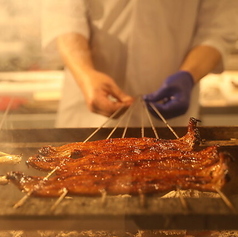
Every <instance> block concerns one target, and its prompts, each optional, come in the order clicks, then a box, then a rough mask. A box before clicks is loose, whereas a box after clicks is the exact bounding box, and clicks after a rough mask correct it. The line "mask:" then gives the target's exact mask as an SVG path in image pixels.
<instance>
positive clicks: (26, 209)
mask: <svg viewBox="0 0 238 237" xmlns="http://www.w3.org/2000/svg"><path fill="white" fill-rule="evenodd" d="M198 129H199V131H200V134H201V137H202V138H203V139H204V141H203V144H202V145H201V146H204V147H205V146H210V145H214V144H219V145H220V146H221V149H223V150H224V151H227V152H229V153H230V154H231V156H232V157H233V159H234V161H233V162H231V163H230V165H229V176H230V180H229V182H228V183H227V184H226V185H225V186H224V188H223V190H221V191H222V193H220V194H219V196H218V197H217V196H216V197H213V196H211V195H210V194H209V193H207V194H206V193H204V195H202V196H200V197H199V198H198V197H193V196H189V197H183V196H181V195H180V196H178V197H173V198H170V197H169V198H166V197H162V195H149V196H129V195H119V196H105V195H102V197H73V198H72V197H67V196H66V197H65V198H64V199H63V200H61V202H60V203H59V204H58V205H57V208H54V209H52V206H54V205H55V203H56V201H57V199H55V198H36V197H29V198H27V201H25V202H24V203H23V205H21V206H20V207H19V208H14V205H15V204H16V203H18V202H19V200H21V198H22V197H24V196H25V194H23V193H22V192H20V191H19V190H18V189H16V187H14V186H13V185H11V184H8V185H6V186H1V192H0V202H1V209H0V230H12V229H21V230H36V229H37V230H49V229H52V230H88V229H90V230H102V229H106V230H122V229H125V230H129V231H134V230H138V229H142V230H151V229H163V230H172V229H176V230H178V229H187V230H204V229H207V230H238V213H237V210H238V182H237V181H238V180H237V179H238V178H237V174H238V127H234V126H233V127H229V126H226V127H224V126H223V127H198ZM112 130H113V133H112ZM172 130H173V132H174V133H175V134H176V135H177V136H178V137H181V136H183V135H185V133H186V132H187V127H173V128H172ZM95 131H97V132H95ZM173 132H172V133H171V131H170V129H168V128H166V127H159V128H158V127H156V128H154V127H153V126H152V127H144V128H143V136H148V137H154V136H155V134H156V133H158V134H159V137H160V138H164V139H173V138H174V134H173ZM92 134H93V136H92ZM109 135H110V137H112V138H114V137H122V136H125V137H141V135H142V129H141V127H138V128H137V127H135V128H130V127H128V128H127V130H126V133H125V128H121V127H116V129H115V127H114V128H108V127H103V126H102V127H101V128H100V129H98V128H76V129H12V130H4V129H2V130H0V150H1V151H4V152H6V153H11V154H12V153H14V154H22V156H23V160H22V162H21V163H20V164H17V165H15V166H4V167H1V174H2V175H4V174H5V173H6V172H8V171H13V170H18V171H22V172H25V173H27V174H33V175H41V176H42V172H40V171H36V170H33V169H32V168H28V167H27V166H26V165H25V162H24V161H25V160H26V159H27V158H28V157H29V156H31V155H33V154H35V153H36V151H37V150H38V149H39V148H40V147H42V146H45V145H53V146H59V145H63V144H66V143H70V142H78V141H87V140H88V138H89V137H90V140H99V139H105V137H108V136H109ZM44 174H45V175H47V174H46V173H43V175H44ZM223 195H224V196H223ZM226 199H227V200H226ZM230 205H231V206H230Z"/></svg>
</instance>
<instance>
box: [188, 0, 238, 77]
mask: <svg viewBox="0 0 238 237" xmlns="http://www.w3.org/2000/svg"><path fill="white" fill-rule="evenodd" d="M237 26H238V1H237V0H229V1H227V0H202V1H201V3H200V9H199V13H198V20H197V27H196V31H195V37H194V39H193V43H192V47H194V46H197V45H208V46H212V47H214V48H216V49H217V50H218V51H219V52H220V53H221V55H222V62H221V64H220V65H218V66H217V68H216V69H215V70H214V72H215V73H220V72H222V71H223V69H224V67H225V64H226V58H227V55H228V53H229V52H230V50H231V48H232V46H233V45H234V43H235V40H237V33H238V30H237V29H238V28H237Z"/></svg>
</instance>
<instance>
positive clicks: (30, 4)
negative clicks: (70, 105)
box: [0, 0, 238, 128]
mask: <svg viewBox="0 0 238 237" xmlns="http://www.w3.org/2000/svg"><path fill="white" fill-rule="evenodd" d="M0 5H1V8H0V118H2V117H3V115H4V112H5V111H6V109H7V106H8V105H9V102H11V103H12V105H11V109H10V110H11V111H10V112H9V115H8V119H7V120H5V122H4V125H1V126H2V127H3V128H4V127H5V128H25V127H28V128H40V127H44V128H45V127H54V121H55V116H56V111H57V106H58V102H59V99H60V91H61V87H62V80H63V73H62V65H61V64H60V63H59V62H57V61H55V60H54V59H53V57H52V55H47V54H46V53H44V52H43V51H42V49H41V32H40V18H41V15H40V8H41V0H0ZM12 98H14V101H13V102H12ZM200 105H201V113H200V119H201V120H202V125H204V126H216V125H217V126H222V125H227V126H230V125H232V126H234V125H238V41H237V44H236V45H234V48H233V50H232V53H231V55H230V56H229V58H228V65H227V67H226V70H225V72H224V73H222V74H219V75H214V74H210V75H208V76H206V77H205V78H203V79H202V81H201V99H200Z"/></svg>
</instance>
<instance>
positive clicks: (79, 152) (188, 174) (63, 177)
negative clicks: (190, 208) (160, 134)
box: [7, 118, 228, 197]
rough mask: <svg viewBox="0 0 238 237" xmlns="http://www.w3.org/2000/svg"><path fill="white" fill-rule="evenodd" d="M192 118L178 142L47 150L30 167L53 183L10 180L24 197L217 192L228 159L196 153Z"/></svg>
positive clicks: (208, 151)
mask: <svg viewBox="0 0 238 237" xmlns="http://www.w3.org/2000/svg"><path fill="white" fill-rule="evenodd" d="M196 125H197V120H196V119H194V118H191V119H190V121H189V125H188V132H187V133H186V135H185V136H183V137H181V138H179V139H173V140H172V139H171V140H165V139H156V138H147V137H143V138H114V139H113V138H111V139H106V140H98V141H91V142H85V143H84V142H76V143H71V144H67V145H63V146H60V147H52V146H47V147H43V148H41V149H40V150H39V152H38V154H37V155H35V156H32V157H30V158H29V159H28V160H27V164H28V165H29V166H32V167H34V168H36V169H39V170H43V171H51V170H54V169H55V168H56V167H57V169H56V171H55V175H54V176H53V177H51V178H49V179H44V177H37V176H27V175H25V174H23V173H20V172H11V173H9V174H8V175H7V178H8V179H9V180H10V181H11V182H13V183H14V184H15V185H17V186H18V187H19V188H20V190H22V191H24V192H30V191H31V192H32V195H35V196H41V197H57V196H60V195H61V193H62V190H64V189H66V190H67V191H68V194H70V195H90V196H92V195H101V193H102V192H106V193H107V194H111V195H117V194H132V195H136V194H141V193H144V194H155V193H159V192H165V191H171V190H175V189H177V188H180V189H185V190H186V189H196V190H200V191H216V190H217V189H219V190H220V189H221V187H222V186H223V185H224V183H225V176H226V173H227V169H228V168H227V160H228V159H227V157H226V155H225V154H224V153H221V152H219V150H218V147H217V146H211V147H207V148H205V149H203V150H196V145H198V144H199V142H200V136H199V132H198V129H197V127H196Z"/></svg>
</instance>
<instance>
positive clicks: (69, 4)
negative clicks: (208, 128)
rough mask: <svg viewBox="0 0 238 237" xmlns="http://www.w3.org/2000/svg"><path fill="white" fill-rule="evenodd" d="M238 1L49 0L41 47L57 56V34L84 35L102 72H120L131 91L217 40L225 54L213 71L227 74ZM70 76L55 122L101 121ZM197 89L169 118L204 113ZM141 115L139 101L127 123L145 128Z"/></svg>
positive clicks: (154, 82) (183, 120) (148, 87)
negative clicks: (194, 49) (186, 107)
mask: <svg viewBox="0 0 238 237" xmlns="http://www.w3.org/2000/svg"><path fill="white" fill-rule="evenodd" d="M237 6H238V1H237V0H229V1H226V0H192V1H190V0H176V1H173V0H146V1H145V0H45V1H43V8H42V9H43V17H42V19H43V24H42V36H43V37H42V38H43V46H44V47H46V49H47V50H51V52H52V53H54V54H55V55H57V51H56V47H55V39H56V38H57V36H59V35H61V34H64V33H68V32H76V33H79V34H81V35H83V36H85V37H86V38H87V39H89V42H90V45H91V50H92V57H93V61H94V64H95V67H96V68H97V69H98V70H100V71H102V72H104V73H106V74H108V75H110V76H111V77H112V78H114V80H115V81H116V83H117V84H118V85H119V86H120V88H122V89H123V90H124V91H125V92H126V93H128V94H129V95H131V96H138V95H143V94H147V93H151V92H153V91H155V90H157V89H158V88H159V87H160V86H161V84H162V83H163V81H164V80H165V79H166V78H167V77H168V76H169V75H171V74H173V73H175V72H177V71H178V69H179V67H180V65H181V63H182V61H183V60H184V58H185V56H186V54H187V53H188V52H189V50H190V49H191V48H192V47H194V46H196V45H201V44H203V45H210V46H213V47H215V48H216V49H217V50H218V51H219V52H220V53H221V54H222V57H223V61H222V63H221V65H218V66H217V68H216V70H215V71H216V72H221V71H222V70H223V68H224V62H225V55H226V54H227V52H228V50H229V47H230V46H231V44H232V43H233V42H234V40H235V39H236V38H235V34H234V31H235V27H234V23H235V22H236V19H235V17H236V12H235V11H236V9H237ZM65 75H66V77H65V83H64V86H63V91H62V99H61V102H60V106H59V113H58V121H57V127H98V126H101V125H102V124H103V123H104V122H105V121H106V120H107V118H105V117H104V116H101V115H98V114H93V113H91V112H90V111H89V110H88V108H87V107H86V103H85V101H84V98H83V95H82V93H81V90H80V88H79V87H78V85H77V84H76V82H75V80H74V78H73V77H72V75H71V73H70V72H69V70H67V69H66V70H65ZM184 86H186V85H184ZM198 95H199V88H198V85H196V86H195V87H194V89H193V92H192V98H191V103H190V104H191V106H190V108H189V110H188V112H187V113H186V114H185V115H183V116H179V117H177V118H174V119H170V120H169V123H170V124H171V125H172V126H186V125H187V124H188V120H189V117H191V116H193V117H198V109H199V105H198ZM141 110H142V112H140V111H141ZM141 114H145V111H144V110H143V107H142V106H141V104H140V103H139V104H138V105H137V109H135V110H134V112H133V115H132V117H131V120H130V121H131V122H130V124H129V126H141V123H142V121H143V126H150V122H149V119H147V117H143V119H142V116H141ZM153 123H154V125H155V126H162V122H161V121H160V120H158V119H154V118H153ZM120 125H122V126H124V124H123V122H121V124H120ZM108 126H114V124H112V123H108Z"/></svg>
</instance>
